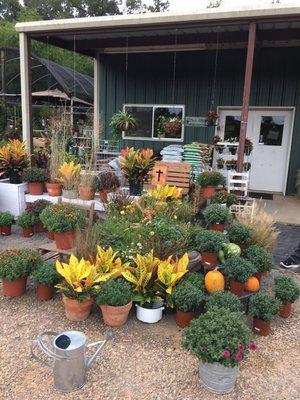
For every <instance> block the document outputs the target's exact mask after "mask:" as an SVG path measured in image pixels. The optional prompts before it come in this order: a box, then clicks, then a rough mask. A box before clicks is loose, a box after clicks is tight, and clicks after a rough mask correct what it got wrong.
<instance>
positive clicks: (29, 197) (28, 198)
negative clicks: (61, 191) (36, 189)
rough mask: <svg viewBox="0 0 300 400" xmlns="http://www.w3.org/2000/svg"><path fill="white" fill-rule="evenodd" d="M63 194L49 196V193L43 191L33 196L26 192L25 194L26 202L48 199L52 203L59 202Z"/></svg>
mask: <svg viewBox="0 0 300 400" xmlns="http://www.w3.org/2000/svg"><path fill="white" fill-rule="evenodd" d="M60 198H61V196H49V195H48V194H47V193H43V194H41V195H38V196H33V195H32V194H26V195H25V202H26V203H34V202H35V201H37V200H47V201H50V202H51V203H54V204H55V203H58V201H59V199H60Z"/></svg>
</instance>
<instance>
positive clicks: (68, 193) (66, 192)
mask: <svg viewBox="0 0 300 400" xmlns="http://www.w3.org/2000/svg"><path fill="white" fill-rule="evenodd" d="M62 195H63V197H64V198H65V199H77V197H78V192H77V190H76V189H63V190H62Z"/></svg>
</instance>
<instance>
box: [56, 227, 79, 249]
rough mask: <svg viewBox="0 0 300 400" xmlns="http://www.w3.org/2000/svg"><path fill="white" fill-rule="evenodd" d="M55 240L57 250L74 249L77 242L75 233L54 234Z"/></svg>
mask: <svg viewBox="0 0 300 400" xmlns="http://www.w3.org/2000/svg"><path fill="white" fill-rule="evenodd" d="M54 240H55V244H56V247H57V249H59V250H69V249H71V248H72V247H74V242H75V231H74V230H73V231H68V232H58V233H56V232H54Z"/></svg>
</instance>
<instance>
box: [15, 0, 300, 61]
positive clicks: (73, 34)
mask: <svg viewBox="0 0 300 400" xmlns="http://www.w3.org/2000/svg"><path fill="white" fill-rule="evenodd" d="M251 21H256V22H257V24H258V35H257V43H258V44H259V45H260V46H262V47H272V46H291V45H293V46H300V7H280V6H278V5H274V6H270V7H269V8H258V9H256V10H253V9H252V10H250V9H243V10H238V11H222V10H214V9H207V10H205V11H204V12H201V13H197V12H193V13H191V12H188V13H181V14H171V13H158V14H142V15H138V16H137V15H125V16H124V15H123V16H109V17H94V18H78V19H67V20H54V21H34V22H27V23H18V24H17V25H16V30H17V32H24V33H27V34H28V35H29V36H30V37H31V38H33V39H36V40H39V41H42V42H45V43H49V44H53V45H56V46H59V47H62V48H65V49H69V50H72V51H76V52H78V53H81V54H84V55H88V56H95V55H96V54H97V53H99V52H100V53H122V52H125V51H128V52H148V51H173V50H177V51H186V50H205V49H210V48H214V47H215V45H216V41H217V40H218V42H219V46H220V47H221V48H235V47H245V46H246V44H247V38H248V28H249V23H250V22H251ZM217 36H218V39H217Z"/></svg>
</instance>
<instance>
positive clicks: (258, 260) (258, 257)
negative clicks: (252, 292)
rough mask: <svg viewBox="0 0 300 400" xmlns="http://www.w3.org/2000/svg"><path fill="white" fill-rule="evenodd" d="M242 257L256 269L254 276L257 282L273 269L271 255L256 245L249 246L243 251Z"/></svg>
mask: <svg viewBox="0 0 300 400" xmlns="http://www.w3.org/2000/svg"><path fill="white" fill-rule="evenodd" d="M243 255H244V257H245V258H246V259H247V260H249V261H251V262H252V264H253V265H254V266H255V268H256V269H257V272H256V273H255V274H254V276H255V277H256V278H257V279H258V280H259V282H260V281H261V278H262V277H263V276H264V275H266V274H267V273H268V272H269V271H271V269H272V268H274V259H273V256H272V254H270V253H269V252H268V251H267V250H265V249H264V248H262V247H259V246H256V245H254V246H250V247H248V248H247V249H246V250H245V251H244V253H243Z"/></svg>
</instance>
